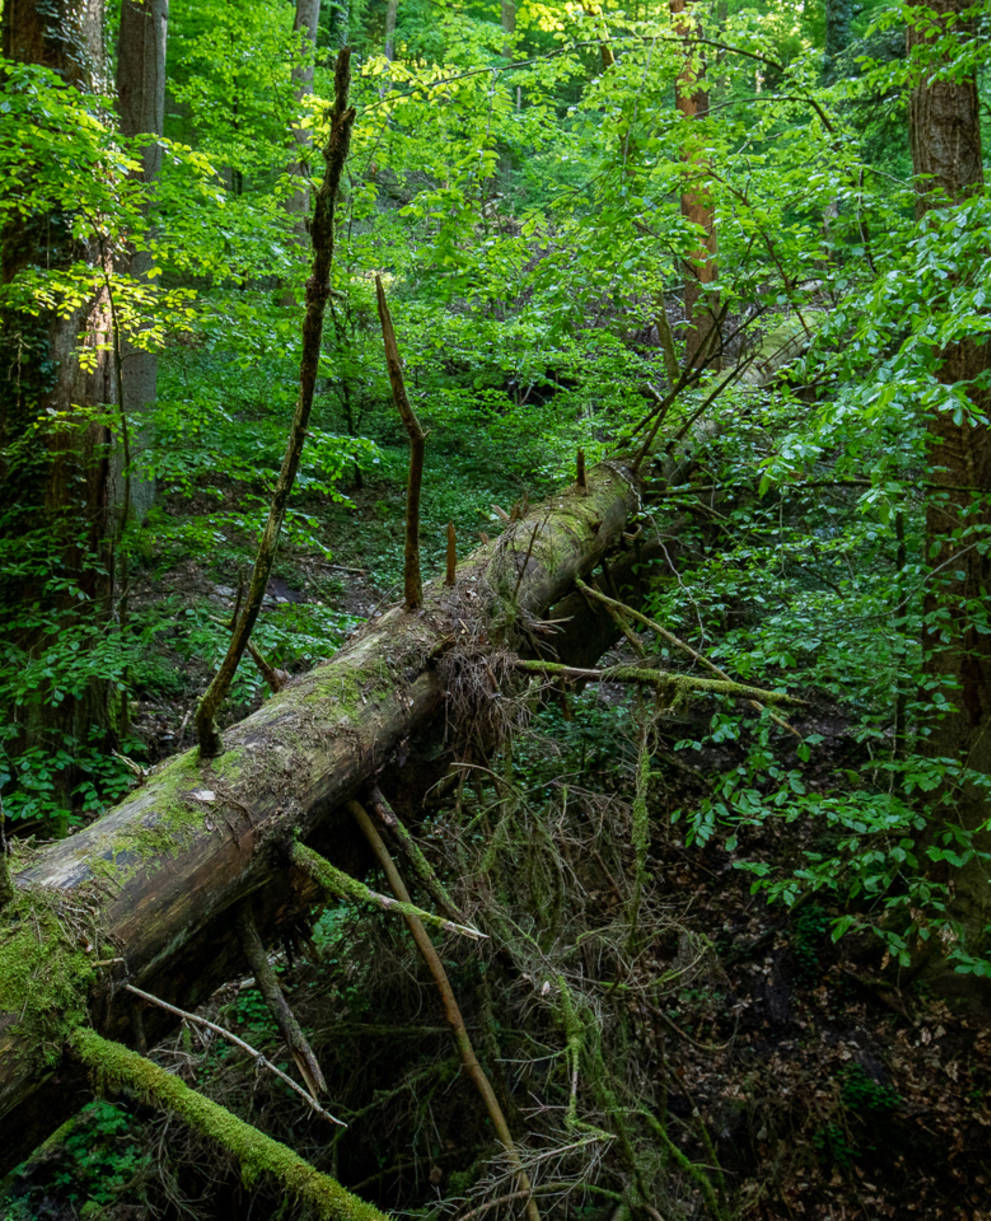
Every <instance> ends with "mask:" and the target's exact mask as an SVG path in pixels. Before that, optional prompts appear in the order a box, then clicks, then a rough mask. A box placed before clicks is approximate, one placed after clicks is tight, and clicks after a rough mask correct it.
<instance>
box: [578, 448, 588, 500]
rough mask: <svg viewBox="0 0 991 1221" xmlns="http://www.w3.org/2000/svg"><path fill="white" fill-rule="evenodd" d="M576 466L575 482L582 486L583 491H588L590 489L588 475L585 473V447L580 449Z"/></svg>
mask: <svg viewBox="0 0 991 1221" xmlns="http://www.w3.org/2000/svg"><path fill="white" fill-rule="evenodd" d="M575 466H576V468H577V474H576V477H575V482H576V483H577V484H578V486H579V487H580V488H581V490H582V491H583V492H587V491H588V477H587V476H586V474H585V451H584V450H583V449H580V450H579V451H578V457H577V460H576V462H575Z"/></svg>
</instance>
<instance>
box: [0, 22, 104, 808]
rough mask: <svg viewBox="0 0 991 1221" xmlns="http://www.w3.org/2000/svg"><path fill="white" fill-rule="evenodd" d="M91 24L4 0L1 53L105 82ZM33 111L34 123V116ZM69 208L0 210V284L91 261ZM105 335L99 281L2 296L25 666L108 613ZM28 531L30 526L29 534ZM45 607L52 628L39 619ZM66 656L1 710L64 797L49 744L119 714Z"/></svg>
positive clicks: (94, 252)
mask: <svg viewBox="0 0 991 1221" xmlns="http://www.w3.org/2000/svg"><path fill="white" fill-rule="evenodd" d="M103 23H104V13H103V0H6V2H5V4H4V6H3V12H2V19H0V31H2V48H3V53H4V55H5V56H7V57H8V58H9V59H11V60H14V61H16V62H19V63H30V64H40V65H43V66H44V67H46V68H49V69H51V70H53V71H54V72H56V73H57V74H58V75H59V76H60V77H61V78H62V80H63V81H64V82H65V83H66V85H68V86H70V87H71V88H74V89H76V90H78V91H80V92H81V93H94V92H97V91H99V92H103V93H105V92H107V91H108V90H107V81H106V79H105V76H104V72H105V57H104V46H103ZM2 88H3V82H2V80H0V90H2ZM96 105H97V103H95V102H94V106H96ZM104 117H105V116H104ZM38 121H39V123H40V124H44V122H45V121H46V119H45V116H44V115H40V116H39V120H38ZM28 187H29V189H30V183H29V184H28ZM71 221H72V217H71V216H68V215H64V214H61V215H60V214H58V213H53V212H52V211H51V209H49V208H47V207H45V206H44V205H42V206H40V207H36V209H35V211H34V212H33V213H30V212H29V213H28V214H27V215H23V216H21V217H19V218H17V221H16V222H12V223H11V227H10V228H9V229H8V231H7V232H4V233H2V234H0V251H2V259H0V264H2V265H0V282H2V283H3V284H8V283H9V282H10V281H11V280H12V279H13V278H14V277H15V276H16V275H17V274H18V273H19V272H21V271H30V270H31V269H32V268H37V269H40V270H42V271H44V270H46V269H51V268H59V267H68V266H70V265H71V264H73V263H75V262H78V261H85V262H87V263H88V264H89V265H90V266H92V267H96V266H100V265H101V263H102V262H104V261H105V259H106V258H107V257H108V255H107V252H105V251H101V250H100V248H99V245H98V243H97V241H96V239H95V236H94V238H92V239H91V238H80V237H75V236H73V235H72V232H71ZM15 223H16V228H14V227H13V226H14V224H15ZM106 270H107V271H108V272H109V270H110V268H109V267H107V268H106ZM81 334H84V335H85V336H86V339H85V343H86V346H87V347H88V348H91V349H93V351H92V353H91V355H92V357H93V359H92V361H91V362H90V365H89V367H88V368H86V369H84V368H82V367H81V366H80V362H79V360H78V357H77V342H78V337H79V336H80V335H81ZM110 343H111V328H110V317H109V310H108V303H107V300H106V297H105V294H104V292H103V291H99V292H97V293H95V294H94V295H93V297H92V298H91V299H90V300H87V301H85V302H84V303H83V304H81V305H80V306H79V307H78V308H76V309H75V310H74V311H72V313H71V314H70V315H69V316H68V317H60V316H59V314H58V313H57V312H56V311H55V310H52V309H49V310H42V311H41V312H40V313H37V314H32V313H29V312H24V311H16V310H14V309H12V308H7V309H5V311H4V316H3V318H2V319H0V361H2V365H3V368H4V370H5V371H6V370H8V369H13V370H16V372H15V373H14V374H13V376H10V377H6V376H5V377H4V379H3V381H2V382H0V447H3V449H2V455H0V531H2V533H3V535H4V536H5V537H6V538H7V539H16V538H20V539H21V540H23V546H24V549H25V554H24V555H21V556H20V557H19V561H20V562H22V563H25V564H28V565H29V567H28V570H27V571H28V574H29V575H27V576H11V575H10V571H11V570H8V574H7V575H5V576H0V606H2V610H3V612H4V614H5V616H6V618H7V622H6V624H5V625H4V633H3V634H5V635H7V637H8V640H7V643H8V644H9V645H10V647H11V648H12V649H13V650H16V651H17V653H19V655H20V657H21V659H22V663H23V665H24V666H27V665H28V664H29V662H30V661H31V659H33V658H37V657H38V656H40V655H41V654H42V653H44V652H45V651H47V650H52V649H54V648H56V647H58V645H59V644H60V641H61V640H63V639H64V637H65V635H66V633H69V632H71V631H72V630H73V629H74V628H75V627H78V628H80V629H83V630H84V629H85V628H86V627H93V626H94V625H95V626H98V625H99V624H101V623H106V624H109V623H110V622H111V619H112V614H113V609H114V608H113V601H114V596H115V591H114V579H113V573H114V567H115V557H114V538H115V531H116V520H115V513H114V511H113V505H112V501H111V477H110V450H111V436H110V431H109V429H108V427H107V425H106V422H105V420H99V419H97V418H95V417H94V415H93V414H92V413H90V412H88V411H87V410H86V408H87V407H90V406H97V405H100V404H107V403H112V402H113V398H114V396H113V393H112V389H111V386H112V380H111V367H110V362H109V361H108V360H107V359H106V358H105V351H106V349H107V348H109V346H110ZM104 345H105V346H104ZM56 420H57V421H60V423H59V426H57V427H54V426H53V421H56ZM25 436H29V437H30V438H31V439H30V441H29V443H28V445H27V446H26V447H24V448H21V449H20V450H18V449H17V448H14V449H11V448H8V447H10V446H11V445H12V444H14V445H15V446H16V442H17V441H18V439H19V438H23V437H25ZM32 532H37V533H36V535H35V537H34V539H33V541H29V540H30V539H31V535H32ZM29 551H30V552H31V554H28V552H29ZM14 571H16V569H14ZM19 607H24V609H25V612H26V613H25V614H23V615H22V614H20V613H19V612H18V608H19ZM56 620H57V622H58V624H59V629H58V633H55V632H54V631H53V629H52V628H51V627H50V624H51V623H52V622H53V621H56ZM16 655H17V654H16V653H15V656H16ZM80 656H81V658H82V654H81V655H80ZM63 664H65V663H64V662H63ZM66 669H67V670H69V672H68V673H65V674H63V675H62V676H61V677H59V676H58V675H56V677H55V678H52V679H51V680H50V683H51V686H50V688H49V687H45V688H44V689H39V690H38V691H36V692H35V693H34V694H33V696H32V697H30V702H28V700H27V699H25V701H24V702H23V703H20V704H16V705H15V706H13V707H11V708H10V709H8V710H7V711H8V722H9V723H15V724H16V725H17V727H18V731H19V732H18V737H17V738H16V739H15V741H14V743H13V744H11V743H9V742H8V750H10V751H11V752H12V753H15V754H16V753H17V752H18V751H23V750H25V749H29V748H34V749H35V750H40V751H41V752H42V757H43V758H44V759H45V761H46V762H47V763H49V765H50V766H51V767H52V769H53V784H54V792H53V794H52V796H54V797H55V798H56V800H58V801H60V802H61V804H62V805H63V807H64V808H66V809H67V808H68V805H69V800H70V794H71V791H72V789H73V788H74V786H75V785H76V784H77V783H78V781H79V779H80V776H79V774H77V773H75V772H74V771H73V770H72V769H70V768H65V767H63V768H61V769H60V768H59V766H58V764H57V763H56V762H54V761H53V760H52V758H51V757H52V756H54V755H56V753H57V752H58V751H60V750H62V749H64V748H68V750H70V751H72V750H73V749H74V747H75V744H76V743H80V742H86V741H88V742H89V743H90V744H91V745H93V746H94V747H96V748H97V749H107V748H108V747H110V746H111V745H112V744H113V743H114V742H115V740H116V734H117V730H118V729H119V728H120V725H119V721H120V719H121V717H122V715H123V714H122V712H121V709H120V707H119V706H117V700H116V698H115V694H114V689H113V687H112V685H111V683H110V682H109V681H108V680H106V679H102V678H96V677H90V678H88V679H87V678H86V677H85V669H84V665H83V663H82V662H81V663H80V664H79V665H77V666H76V667H75V668H74V673H73V671H72V670H70V669H69V668H68V667H66ZM46 681H47V680H46Z"/></svg>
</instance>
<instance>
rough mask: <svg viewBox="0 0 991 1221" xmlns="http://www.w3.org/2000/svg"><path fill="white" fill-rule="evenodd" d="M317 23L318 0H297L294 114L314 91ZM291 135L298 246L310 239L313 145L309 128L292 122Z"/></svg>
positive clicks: (293, 218) (292, 198) (292, 204)
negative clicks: (308, 178) (309, 175)
mask: <svg viewBox="0 0 991 1221" xmlns="http://www.w3.org/2000/svg"><path fill="white" fill-rule="evenodd" d="M319 24H320V0H296V16H295V18H294V20H293V27H292V28H293V33H294V34H295V35H296V37H297V39H298V55H299V59H298V61H297V62H296V64H295V65H294V67H293V70H292V79H293V85H294V86H295V99H296V113H297V116H298V117H301V112H302V109H303V99H304V98H305V97H307V96H308V95H309V94H311V93H312V92H313V71H314V64H313V61H314V56H315V54H316V45H317V26H318V25H319ZM292 138H293V141H294V142H295V145H296V157H295V158H294V160H293V163H292V165H290V167H289V173H290V174H292V175H293V176H294V177H295V178H296V180H297V182H298V183H299V184H300V185H299V186H297V188H296V190H295V191H293V193H292V195H291V196H290V198H289V218H290V220H291V221H292V227H293V234H294V235H295V238H296V241H297V243H298V244H299V245H300V246H303V247H308V246H309V238H308V236H307V233H306V217H307V215H308V214H309V211H310V192H309V188H308V187H307V186H306V185H305V180H306V174H307V160H308V158H309V155H310V151H311V149H312V147H313V137H312V136H311V135H310V128H309V127H302V126H300V124H299V123H298V122H297V123H294V124H293V128H292Z"/></svg>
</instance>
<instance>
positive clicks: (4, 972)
mask: <svg viewBox="0 0 991 1221" xmlns="http://www.w3.org/2000/svg"><path fill="white" fill-rule="evenodd" d="M87 944H95V940H94V930H93V927H92V924H87V921H86V919H85V917H82V918H81V917H80V915H79V913H78V910H76V909H74V910H73V912H72V914H71V916H69V915H66V914H64V913H62V912H61V911H60V909H59V897H58V896H57V895H54V894H51V893H50V892H46V891H42V890H29V891H21V892H19V893H18V894H17V895H16V896H15V897H14V899H13V900H12V901H11V902H10V903H9V904H8V906H7V907H6V908H5V909H4V920H3V926H2V928H0V1011H2V1012H3V1013H5V1014H8V1015H12V1020H11V1021H10V1025H9V1027H8V1029H9V1030H10V1031H11V1032H12V1033H15V1034H18V1035H21V1036H22V1037H23V1038H24V1040H25V1043H26V1044H27V1045H29V1046H30V1051H29V1052H28V1053H27V1054H28V1056H29V1059H30V1062H31V1064H32V1065H33V1066H34V1067H38V1068H41V1067H44V1066H46V1065H50V1064H54V1063H56V1062H57V1060H58V1059H59V1056H60V1054H61V1048H62V1045H63V1043H64V1041H65V1038H66V1035H67V1033H68V1032H69V1031H70V1030H72V1029H73V1028H74V1027H75V1026H78V1025H79V1023H80V1022H82V1021H85V1020H86V1016H87V1004H86V1001H87V994H88V991H89V986H90V983H91V982H92V980H93V978H94V975H95V972H94V969H93V966H92V964H91V961H90V959H89V957H88V955H87V952H86V948H85V947H86V945H87Z"/></svg>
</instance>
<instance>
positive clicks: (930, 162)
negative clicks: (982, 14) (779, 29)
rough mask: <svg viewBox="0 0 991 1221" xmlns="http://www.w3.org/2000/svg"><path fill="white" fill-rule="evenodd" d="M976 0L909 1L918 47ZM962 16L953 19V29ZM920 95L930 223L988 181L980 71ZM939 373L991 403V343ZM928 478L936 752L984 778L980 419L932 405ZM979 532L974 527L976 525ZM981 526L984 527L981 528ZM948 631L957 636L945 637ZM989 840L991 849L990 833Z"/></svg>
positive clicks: (975, 925) (962, 800) (964, 905)
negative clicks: (940, 707)
mask: <svg viewBox="0 0 991 1221" xmlns="http://www.w3.org/2000/svg"><path fill="white" fill-rule="evenodd" d="M966 3H967V0H927V3H925V4H921V3H914V4H912V5H911V6H910V8H909V32H908V49H909V55H910V56H911V54H912V51H913V50H914V49H915V48H923V49H925V48H927V45H928V44H929V43H931V42H932V41H934V40H935V35H934V34H933V33H930V34H928V35H927V34H926V33H924V32H921V31H920V30H918V29H916V28H914V23H913V21H912V10H913V9H917V10H921V11H922V12H928V13H931V14H934V15H935V18H936V25H937V27H938V28H940V29H944V28H945V29H950V28H952V30H953V31H954V32H957V33H958V34H961V33H965V32H966V27H965V26H964V24H963V23H962V22H960V15H961V14H962V12H963V11H964V9H965V7H966ZM951 23H952V25H951ZM919 71H920V73H921V75H922V79H921V80H920V83H919V84H917V85H916V87H915V88H914V89H913V91H912V97H911V109H910V124H911V127H910V135H911V145H912V162H913V168H914V170H915V174H916V189H917V195H916V215H917V216H918V218H919V220H920V221H921V220H923V219H924V217H925V215H926V213H927V212H929V211H930V210H931V209H933V208H938V207H943V206H953V205H954V204H958V203H960V202H962V201H963V200H965V199H966V198H967V197H968V196H969V195H971V194H973V193H974V192H976V191H978V190H980V188H981V186H982V185H983V181H984V177H983V169H982V160H981V132H980V114H979V109H978V99H977V88H976V82H975V81H974V79H973V78H970V79H963V80H960V79H959V78H958V77H956V76H953V77H952V78H949V74H948V73H947V74H946V76H947V77H948V78H949V79H939V71H938V66H937V69H936V71H934V70H933V67H932V66H930V65H929V64H928V63H927V64H926V66H925V67H924V68H922V67H920V69H919ZM940 358H941V368H940V370H939V378H940V381H942V382H943V383H944V384H946V385H952V384H955V383H965V384H968V385H969V386H970V387H971V389H970V392H969V393H970V397H971V398H972V399H973V400H974V406H975V409H976V411H977V412H978V413H981V414H985V413H987V411H988V410H989V408H991V396H989V394H988V391H987V389H986V388H979V387H978V386H976V385H975V384H974V383H975V380H976V379H977V378H979V377H980V376H981V374H982V373H985V372H986V370H988V368H989V367H991V349H989V346H988V345H987V344H984V345H978V344H976V343H974V342H972V341H967V342H962V343H957V344H954V345H953V346H951V347H949V348H946V349H944V350H943V351H942V352H941V353H940ZM929 438H930V446H929V461H930V466H931V470H930V476H929V477H930V480H931V481H932V482H933V484H935V485H936V488H937V489H938V490H937V491H936V493H935V494H934V495H932V497H931V498H930V501H929V504H928V506H927V510H926V541H927V556H928V558H929V561H930V563H931V564H932V566H933V570H934V573H935V574H938V576H937V577H936V579H934V580H933V581H932V582H931V583H930V584H929V586H928V594H927V598H926V613H927V618H928V620H929V623H930V624H933V623H935V622H936V619H934V618H933V617H940V618H939V627H938V628H935V629H932V630H930V631H929V632H928V633H927V635H926V636H925V639H924V642H923V645H924V650H925V667H926V671H927V673H928V674H929V675H930V676H931V677H932V678H934V679H937V680H939V682H940V683H941V684H942V685H943V686H944V689H945V690H946V693H947V696H948V698H949V700H950V701H951V703H952V705H953V711H951V712H949V713H947V714H945V715H943V716H942V718H941V719H940V720H939V721H938V722H937V723H936V724H935V725H934V727H933V730H932V734H931V736H930V738H929V740H928V748H929V749H930V751H931V752H932V754H933V755H935V756H937V757H948V758H954V759H957V760H959V761H961V762H963V763H965V764H966V766H968V767H970V768H973V769H974V770H975V771H977V772H979V773H981V774H982V775H985V776H987V775H991V732H989V730H991V635H988V634H986V628H985V625H984V623H983V621H981V622H977V621H975V618H974V617H973V616H972V615H971V614H970V613H969V612H968V610H967V609H966V608H968V607H984V608H986V607H988V606H989V605H991V559H989V557H988V555H986V554H985V551H984V547H983V546H969V547H968V546H966V545H962V544H961V542H960V536H959V535H958V536H957V538H956V539H954V537H953V536H954V533H955V532H958V531H963V532H964V534H963V537H964V538H967V537H976V538H978V539H980V540H982V542H983V540H985V539H986V538H987V535H988V532H989V531H991V511H989V509H988V499H987V498H988V494H989V493H991V435H989V432H988V429H987V427H986V426H985V425H982V424H971V423H969V422H967V421H965V422H963V423H955V422H954V420H953V416H952V414H951V413H949V412H943V411H940V412H934V413H933V415H932V417H931V420H930V424H929ZM968 531H969V532H971V533H970V534H968V533H967V532H968ZM974 532H977V533H976V534H975V533H974ZM940 632H947V633H948V635H949V639H947V640H941V639H940ZM988 812H989V811H988V801H987V797H986V795H984V794H982V793H981V792H980V791H978V790H977V788H976V787H975V786H965V787H964V788H963V789H962V790H961V791H958V792H955V794H954V799H953V818H954V819H959V820H960V821H961V822H962V823H963V825H965V826H967V827H969V828H973V827H975V826H977V825H978V824H979V823H980V822H982V821H983V820H984V819H986V818H987V816H988ZM982 846H983V847H984V848H988V847H991V842H989V837H988V835H987V834H985V835H984V836H983V839H982ZM957 900H958V913H957V914H958V915H959V916H960V917H961V919H962V920H963V922H964V925H965V927H966V928H967V929H968V931H969V932H970V933H972V934H974V935H976V934H979V933H980V931H981V930H982V929H983V927H984V925H985V924H987V922H988V921H989V919H991V887H989V885H988V878H987V869H986V867H985V866H983V865H977V864H975V865H972V866H971V867H970V868H969V869H965V870H964V871H963V873H962V876H961V878H960V880H959V883H958V886H957Z"/></svg>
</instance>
